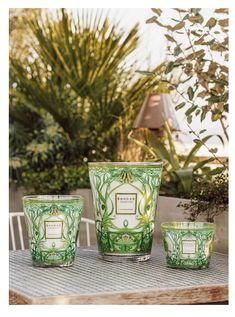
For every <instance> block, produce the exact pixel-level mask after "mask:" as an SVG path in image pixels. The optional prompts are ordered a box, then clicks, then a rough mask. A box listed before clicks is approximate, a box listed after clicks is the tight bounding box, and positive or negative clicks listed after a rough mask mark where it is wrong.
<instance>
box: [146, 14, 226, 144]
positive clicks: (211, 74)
mask: <svg viewBox="0 0 235 317" xmlns="http://www.w3.org/2000/svg"><path fill="white" fill-rule="evenodd" d="M172 10H173V11H172V15H173V17H174V18H171V19H170V18H169V12H168V11H167V14H168V17H164V21H166V20H167V18H168V20H169V24H165V23H163V22H162V20H163V19H162V18H163V15H164V11H161V10H160V11H159V9H152V11H153V12H154V13H155V15H154V16H153V17H152V18H150V19H148V20H147V21H146V22H147V23H156V24H157V25H158V26H159V27H161V28H164V29H165V37H166V39H167V41H168V45H167V55H168V56H169V61H168V63H167V64H166V68H165V74H166V75H167V77H166V78H165V82H168V83H169V88H170V89H174V90H176V91H177V92H178V93H179V95H181V96H182V97H183V99H184V103H183V102H181V103H180V104H179V105H177V106H176V110H179V109H181V108H183V107H184V108H185V109H186V110H185V115H186V117H187V122H188V123H189V124H190V123H191V122H192V119H193V115H196V116H200V119H201V121H203V120H205V118H206V116H207V114H210V115H211V119H212V121H218V120H219V121H220V122H221V125H222V128H223V131H224V135H225V137H226V139H228V133H227V126H226V125H225V124H224V121H226V119H227V112H228V50H229V47H228V45H229V41H228V9H215V10H214V12H213V15H214V16H213V17H210V18H209V19H208V20H205V19H204V17H203V15H202V13H201V9H199V8H196V9H177V8H176V9H172ZM185 39H187V43H186V42H185ZM176 72H177V74H178V76H173V77H172V74H173V73H174V74H176ZM168 74H169V76H171V77H169V76H168ZM185 83H187V85H188V89H187V87H186V86H185ZM185 87H186V88H185ZM185 90H187V93H185ZM185 101H186V102H185ZM203 103H204V104H203Z"/></svg>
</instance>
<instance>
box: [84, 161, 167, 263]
mask: <svg viewBox="0 0 235 317" xmlns="http://www.w3.org/2000/svg"><path fill="white" fill-rule="evenodd" d="M88 165H89V176H90V183H91V188H92V193H93V202H94V206H95V221H96V235H97V242H98V250H99V254H100V255H101V257H102V258H103V259H104V260H107V261H112V262H115V261H116V262H124V261H128V260H131V261H145V260H148V259H149V258H150V253H151V247H152V240H153V231H154V221H155V213H156V206H157V195H158V190H159V186H160V180H161V171H162V163H153V162H141V163H137V162H136V163H131V162H128V163H126V162H116V163H115V162H96V163H88Z"/></svg>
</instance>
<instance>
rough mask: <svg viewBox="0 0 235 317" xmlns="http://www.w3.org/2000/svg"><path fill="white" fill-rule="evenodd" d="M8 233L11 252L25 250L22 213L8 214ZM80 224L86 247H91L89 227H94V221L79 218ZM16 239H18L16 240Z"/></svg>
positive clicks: (78, 242) (78, 244)
mask: <svg viewBox="0 0 235 317" xmlns="http://www.w3.org/2000/svg"><path fill="white" fill-rule="evenodd" d="M9 215H10V216H9V217H10V219H9V232H10V239H11V245H12V250H16V249H21V250H25V248H26V241H25V240H26V239H27V237H25V236H26V234H25V230H23V228H25V219H24V213H23V212H10V213H9ZM81 224H84V225H85V235H86V245H87V246H90V245H91V234H90V225H92V226H94V225H95V221H94V220H92V219H88V218H83V217H82V218H81ZM17 237H18V238H17ZM16 241H19V247H18V246H17V243H16ZM77 246H80V237H78V240H77Z"/></svg>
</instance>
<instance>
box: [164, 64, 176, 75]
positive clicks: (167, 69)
mask: <svg viewBox="0 0 235 317" xmlns="http://www.w3.org/2000/svg"><path fill="white" fill-rule="evenodd" d="M174 65H175V63H174V62H169V63H168V64H167V66H166V69H165V74H168V73H170V72H171V71H172V69H173V68H174Z"/></svg>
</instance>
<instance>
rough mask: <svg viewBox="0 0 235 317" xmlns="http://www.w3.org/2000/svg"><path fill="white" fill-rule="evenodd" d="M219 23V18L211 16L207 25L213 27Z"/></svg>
mask: <svg viewBox="0 0 235 317" xmlns="http://www.w3.org/2000/svg"><path fill="white" fill-rule="evenodd" d="M216 23H217V20H216V19H215V18H210V19H209V20H208V21H207V23H206V26H208V27H209V28H210V29H211V28H213V27H214V26H215V25H216Z"/></svg>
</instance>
